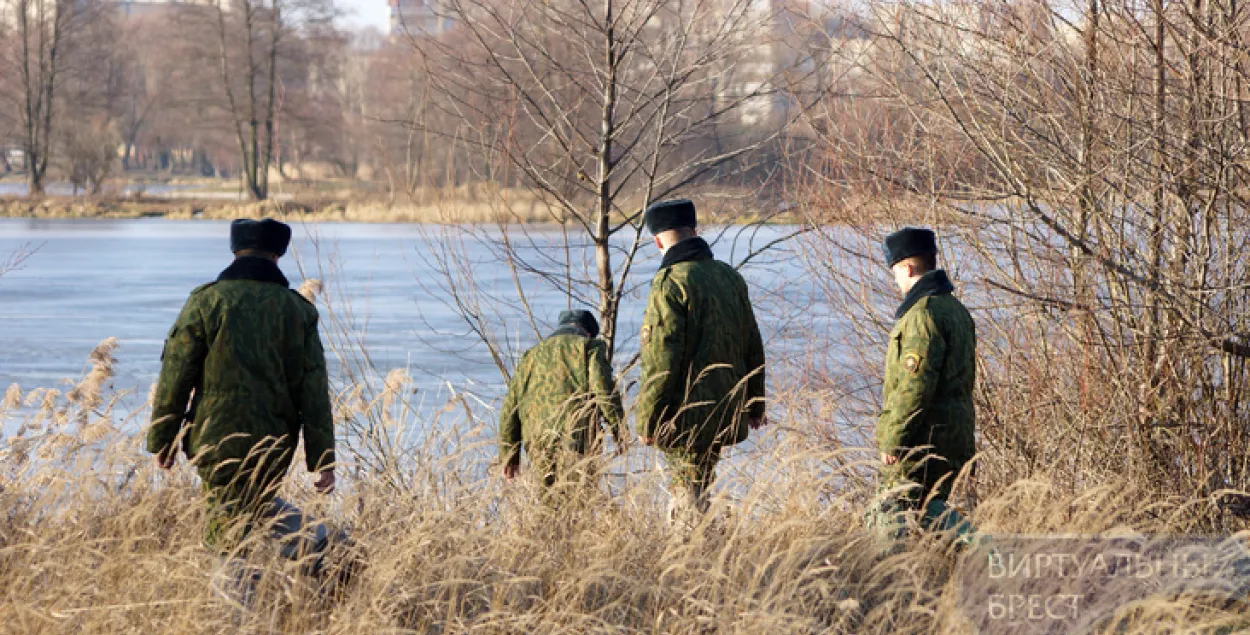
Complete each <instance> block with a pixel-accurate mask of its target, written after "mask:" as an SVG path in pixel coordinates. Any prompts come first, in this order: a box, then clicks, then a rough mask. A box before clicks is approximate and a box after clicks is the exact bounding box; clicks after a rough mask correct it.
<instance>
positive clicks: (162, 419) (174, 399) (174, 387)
mask: <svg viewBox="0 0 1250 635" xmlns="http://www.w3.org/2000/svg"><path fill="white" fill-rule="evenodd" d="M206 341H207V340H206V333H205V330H204V323H203V318H202V316H201V313H200V307H199V302H197V301H196V298H195V295H194V294H192V296H191V297H190V298H188V299H187V303H186V304H185V305H183V307H182V312H181V313H180V314H179V315H178V319H177V320H176V321H175V322H174V326H173V328H171V329H170V330H169V335H168V336H167V337H166V338H165V347H164V349H162V351H161V374H160V377H159V378H158V379H157V381H156V393H155V394H154V395H153V397H152V426H151V427H150V428H149V429H148V438H147V450H148V452H151V453H153V454H165V453H167V452H169V451H170V450H171V449H172V448H171V446H172V445H173V443H174V441H175V440H176V439H177V438H178V433H179V432H181V431H182V424H183V422H184V421H185V419H186V418H187V405H188V402H189V401H190V400H191V391H192V390H193V389H194V388H195V387H196V384H197V383H199V380H200V376H201V374H202V372H203V364H204V356H205V354H206V352H207V349H208V346H207V344H206Z"/></svg>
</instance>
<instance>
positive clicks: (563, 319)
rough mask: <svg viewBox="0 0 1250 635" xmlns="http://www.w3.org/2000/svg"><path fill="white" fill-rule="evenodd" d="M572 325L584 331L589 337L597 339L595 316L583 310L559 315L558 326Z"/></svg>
mask: <svg viewBox="0 0 1250 635" xmlns="http://www.w3.org/2000/svg"><path fill="white" fill-rule="evenodd" d="M565 325H572V326H576V327H579V328H581V329H582V330H583V331H586V334H587V335H589V336H591V337H599V321H598V320H596V319H595V315H594V314H593V313H591V312H590V311H587V310H585V309H575V310H573V311H563V312H561V313H560V326H565Z"/></svg>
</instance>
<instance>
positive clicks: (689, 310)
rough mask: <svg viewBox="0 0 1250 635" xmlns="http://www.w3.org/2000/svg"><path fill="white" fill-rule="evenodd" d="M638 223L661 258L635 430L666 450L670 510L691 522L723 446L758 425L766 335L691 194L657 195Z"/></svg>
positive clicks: (646, 324)
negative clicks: (701, 231) (702, 233)
mask: <svg viewBox="0 0 1250 635" xmlns="http://www.w3.org/2000/svg"><path fill="white" fill-rule="evenodd" d="M646 223H647V228H648V229H649V230H650V231H651V233H652V235H653V236H654V237H655V245H656V247H657V248H658V249H659V250H660V252H661V253H662V254H664V258H663V260H662V261H661V263H660V269H659V271H658V272H657V273H656V274H655V278H653V279H652V281H651V292H650V296H649V298H648V300H647V309H646V314H645V315H644V317H643V326H642V378H641V382H642V387H641V389H640V390H641V392H640V394H639V396H638V408H637V413H638V433H639V435H640V436H641V437H642V441H643V443H645V444H647V445H654V446H655V447H656V448H658V449H660V450H661V451H662V452H663V453H664V455H665V459H666V462H667V463H668V469H669V472H670V483H671V486H672V490H673V496H674V500H673V508H672V509H671V511H670V518H671V519H672V520H679V519H680V520H681V521H682V522H684V523H686V524H687V525H690V524H692V523H693V522H694V519H695V518H696V516H697V515H699V514H702V513H703V512H706V511H707V508H708V489H709V488H710V487H711V485H712V482H713V481H714V480H715V478H716V464H717V463H718V462H719V461H720V458H721V453H722V450H723V449H724V448H725V447H728V446H731V445H735V444H737V443H741V442H743V441H745V440H746V439H747V436H748V435H749V434H750V430H751V429H754V428H758V427H760V426H761V425H764V422H765V418H764V343H763V340H762V338H761V337H760V330H759V325H758V324H757V323H756V321H755V312H754V310H753V309H752V307H751V300H750V296H749V294H748V293H747V285H746V281H745V280H743V279H742V276H741V275H740V274H739V273H738V271H737V270H736V269H734V268H733V267H731V266H730V265H728V264H725V263H723V262H721V261H719V260H716V259H715V258H714V257H713V255H712V248H711V247H710V246H709V245H708V244H707V242H706V241H704V240H703V239H702V238H700V237H699V236H698V232H697V230H696V227H697V225H698V218H697V215H696V212H695V206H694V203H691V202H690V201H688V200H674V201H664V202H660V203H656V204H654V205H652V206H651V207H649V208H648V209H647V211H646Z"/></svg>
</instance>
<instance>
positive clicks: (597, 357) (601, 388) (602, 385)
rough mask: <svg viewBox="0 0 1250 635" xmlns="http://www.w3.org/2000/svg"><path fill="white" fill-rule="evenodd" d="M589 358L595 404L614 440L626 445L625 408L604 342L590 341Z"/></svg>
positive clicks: (591, 386) (618, 443)
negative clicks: (613, 376)
mask: <svg viewBox="0 0 1250 635" xmlns="http://www.w3.org/2000/svg"><path fill="white" fill-rule="evenodd" d="M587 357H589V364H588V365H589V370H590V390H591V391H592V392H593V393H594V395H595V403H596V404H597V405H598V406H599V412H602V413H603V418H604V419H606V420H607V422H608V427H610V428H611V429H612V438H613V439H616V444H617V445H619V446H624V445H626V439H625V434H626V432H625V425H624V423H625V408H624V407H623V406H622V405H621V393H620V392H619V391H617V389H616V381H615V380H614V379H613V378H612V364H611V363H610V362H608V347H607V344H605V343H604V342H603V340H597V339H596V340H590V344H589V345H588V346H587Z"/></svg>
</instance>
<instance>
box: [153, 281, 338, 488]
mask: <svg viewBox="0 0 1250 635" xmlns="http://www.w3.org/2000/svg"><path fill="white" fill-rule="evenodd" d="M161 360H162V364H161V375H160V379H159V380H158V382H157V387H156V395H155V397H154V399H153V402H152V427H151V429H150V430H149V431H148V438H147V448H148V451H149V452H154V453H158V452H169V451H173V448H172V447H171V446H172V445H173V444H174V442H175V439H176V438H177V436H178V434H179V433H180V432H181V431H182V427H183V423H184V422H185V421H190V429H189V430H187V434H186V436H185V438H184V443H183V450H184V451H186V452H187V456H188V458H195V460H196V465H197V466H198V468H199V471H200V476H201V478H202V479H203V480H204V482H205V484H206V485H209V486H223V485H226V484H229V483H230V482H231V481H232V480H233V479H234V478H235V477H236V476H237V475H238V474H239V473H240V465H241V464H246V465H249V466H250V465H252V464H253V463H254V460H255V457H256V456H257V453H258V452H259V451H263V450H265V449H272V450H273V451H275V452H274V454H270V455H269V456H270V457H271V458H270V459H267V460H266V461H265V468H264V474H263V475H261V476H262V478H263V483H262V482H261V481H257V484H262V485H265V486H268V485H270V484H272V482H273V480H274V479H275V478H280V477H281V476H282V475H283V474H285V473H286V470H287V468H288V467H289V466H290V463H291V458H292V456H293V455H294V450H295V445H296V443H297V442H298V438H299V434H300V432H301V430H302V431H303V435H304V452H305V454H306V456H307V462H308V469H309V470H310V471H317V470H320V469H323V468H326V467H329V466H330V465H332V464H333V463H334V427H333V419H332V413H331V406H330V391H329V385H328V382H327V378H326V364H325V353H324V352H323V351H322V348H321V338H320V336H319V335H318V333H317V309H316V307H314V306H313V305H312V304H311V303H309V302H308V301H307V300H305V299H304V298H303V297H302V296H300V295H299V294H298V293H296V292H294V291H292V290H291V289H289V288H288V286H287V280H286V278H285V277H284V276H283V275H282V272H281V271H280V270H279V269H278V266H277V265H276V264H274V263H273V262H271V261H268V260H265V259H262V258H240V259H238V260H236V261H235V262H234V264H232V265H231V266H230V267H229V268H227V269H226V270H225V271H223V272H222V274H221V276H220V277H219V278H218V279H217V281H216V282H213V283H211V284H207V285H204V286H202V287H199V288H197V289H196V290H195V291H193V292H192V293H191V297H190V298H189V299H188V300H187V302H186V304H185V305H184V306H183V308H182V313H181V314H180V315H179V316H178V320H177V322H175V323H174V326H173V328H172V329H171V330H170V331H169V336H168V338H167V339H166V340H165V349H164V352H163V353H162V354H161ZM193 392H194V395H195V398H194V402H192V403H191V404H190V411H188V401H189V400H190V399H191V396H192V393H193ZM267 438H268V439H269V440H268V441H266V439H267ZM249 454H251V455H252V456H253V457H254V458H253V460H252V461H247V462H246V463H245V459H247V458H248V457H249ZM245 469H250V467H248V468H245ZM249 478H250V477H249Z"/></svg>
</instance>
